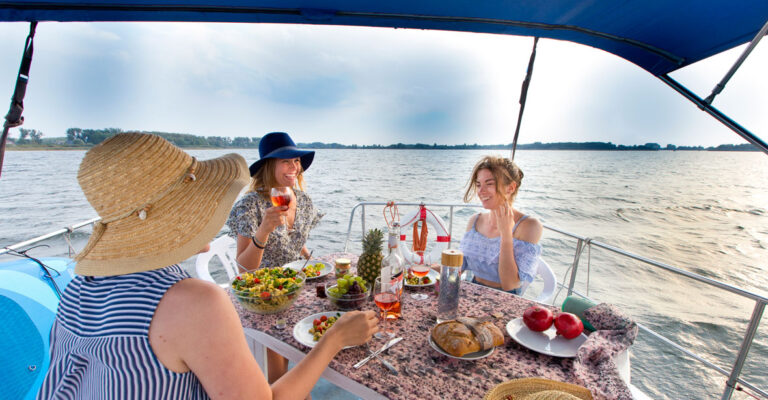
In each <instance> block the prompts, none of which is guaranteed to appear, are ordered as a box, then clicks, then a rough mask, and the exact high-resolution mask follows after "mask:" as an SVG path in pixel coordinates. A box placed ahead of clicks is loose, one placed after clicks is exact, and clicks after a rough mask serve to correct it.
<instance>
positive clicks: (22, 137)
mask: <svg viewBox="0 0 768 400" xmlns="http://www.w3.org/2000/svg"><path fill="white" fill-rule="evenodd" d="M120 132H123V130H122V129H120V128H105V129H81V128H69V129H67V131H66V134H67V135H66V136H65V137H53V138H43V136H44V134H43V132H42V131H39V130H35V129H25V128H20V129H19V138H18V139H13V138H11V137H9V138H8V143H9V144H11V145H12V146H14V147H18V148H61V149H66V148H87V147H90V146H93V145H96V144H99V143H101V142H102V141H104V140H105V139H106V138H108V137H110V136H112V135H116V134H118V133H120ZM145 133H153V134H156V135H159V136H162V137H163V138H165V139H166V140H168V141H169V142H171V143H173V144H175V145H177V146H179V147H198V148H254V149H256V148H258V147H259V141H260V140H261V138H260V137H235V138H231V137H226V136H196V135H190V134H187V133H169V132H145ZM297 146H298V147H302V148H312V149H413V150H507V149H511V148H512V144H511V143H510V144H491V145H481V144H477V143H474V144H467V143H464V144H458V145H446V144H437V143H433V144H431V145H430V144H425V143H414V144H405V143H397V144H390V145H380V144H374V145H356V144H352V145H346V144H341V143H323V142H311V143H297ZM11 148H13V147H11ZM517 148H518V149H520V150H608V151H612V150H619V151H622V150H635V151H637V150H641V151H659V150H683V151H685V150H699V151H701V150H707V151H758V149H757V148H756V147H755V146H753V145H752V144H749V143H742V144H721V145H719V146H710V147H703V146H675V145H674V144H667V145H666V146H665V147H662V146H661V145H660V144H658V143H646V144H642V145H629V146H627V145H622V144H619V145H617V144H613V143H611V142H554V143H541V142H535V143H527V144H518V145H517Z"/></svg>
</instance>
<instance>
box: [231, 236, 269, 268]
mask: <svg viewBox="0 0 768 400" xmlns="http://www.w3.org/2000/svg"><path fill="white" fill-rule="evenodd" d="M240 238H243V239H245V241H246V243H245V245H244V246H243V247H244V248H243V250H242V251H240V252H239V254H238V255H237V262H238V264H240V265H242V266H243V267H245V268H247V269H249V270H251V269H256V268H258V267H259V265H260V264H261V257H262V256H263V255H264V249H262V248H260V247H259V246H261V245H262V244H263V245H266V243H267V240H268V239H269V232H264V230H263V229H262V228H261V227H259V229H257V230H256V232H255V233H254V236H253V239H255V240H252V239H251V238H245V237H242V236H241V237H240ZM243 239H238V240H243ZM254 242H256V243H254ZM257 243H258V244H259V246H257V245H256V244H257ZM238 247H241V246H238Z"/></svg>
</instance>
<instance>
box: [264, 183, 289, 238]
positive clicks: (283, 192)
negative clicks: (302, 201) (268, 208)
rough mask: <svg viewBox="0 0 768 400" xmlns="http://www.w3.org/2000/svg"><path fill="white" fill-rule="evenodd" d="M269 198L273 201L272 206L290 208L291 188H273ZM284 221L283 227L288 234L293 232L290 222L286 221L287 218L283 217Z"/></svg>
mask: <svg viewBox="0 0 768 400" xmlns="http://www.w3.org/2000/svg"><path fill="white" fill-rule="evenodd" d="M269 196H270V199H271V200H272V205H273V206H275V207H280V206H288V205H290V204H291V188H289V187H287V186H283V187H273V188H272V190H271V191H270V193H269ZM282 220H283V227H285V229H286V230H287V231H288V232H293V228H289V227H288V221H287V220H286V218H285V216H283V217H282Z"/></svg>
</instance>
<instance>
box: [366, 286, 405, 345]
mask: <svg viewBox="0 0 768 400" xmlns="http://www.w3.org/2000/svg"><path fill="white" fill-rule="evenodd" d="M398 286H399V285H398V283H397V282H393V281H389V282H382V281H381V277H378V278H376V281H375V282H374V283H373V301H374V302H376V305H377V306H378V307H379V310H381V319H382V320H383V323H384V330H383V331H379V332H376V334H375V335H374V336H376V337H377V338H379V339H388V338H391V337H394V336H395V334H394V332H392V330H391V329H390V323H389V322H387V319H388V318H387V311H389V310H391V309H392V308H394V307H396V306H397V305H399V304H400V296H401V295H402V293H403V292H402V291H401V290H400V289H399V287H398Z"/></svg>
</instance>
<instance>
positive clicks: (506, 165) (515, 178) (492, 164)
mask: <svg viewBox="0 0 768 400" xmlns="http://www.w3.org/2000/svg"><path fill="white" fill-rule="evenodd" d="M482 169H487V170H488V171H490V172H491V175H493V178H494V179H495V180H496V193H498V194H499V195H500V196H501V198H503V199H504V201H505V202H507V203H509V202H511V201H512V200H514V198H515V196H517V191H518V190H520V184H521V183H522V181H523V171H522V170H521V169H520V167H518V166H517V164H515V163H514V161H512V160H510V159H508V158H505V157H495V156H485V157H483V158H482V159H481V160H480V161H478V163H477V164H475V168H474V169H472V176H471V177H470V178H469V182H468V183H467V191H466V192H465V193H464V202H465V203H469V201H470V200H472V198H473V197H474V196H475V195H477V175H478V174H479V173H480V170H482ZM511 183H515V190H514V191H513V192H512V193H511V194H510V195H509V196H507V194H506V193H505V192H504V190H502V189H503V188H505V187H507V186H509V185H510V184H511Z"/></svg>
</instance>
